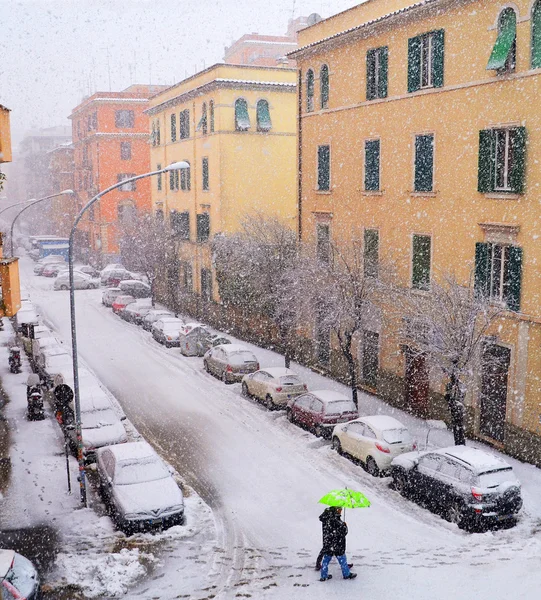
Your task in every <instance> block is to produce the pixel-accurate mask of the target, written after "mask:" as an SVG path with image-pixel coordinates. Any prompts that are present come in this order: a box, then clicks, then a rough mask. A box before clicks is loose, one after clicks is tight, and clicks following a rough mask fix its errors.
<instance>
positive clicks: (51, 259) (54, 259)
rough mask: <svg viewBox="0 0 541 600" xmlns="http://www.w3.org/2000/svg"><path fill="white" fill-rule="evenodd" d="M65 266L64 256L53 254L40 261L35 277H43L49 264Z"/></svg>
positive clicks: (35, 270) (35, 267)
mask: <svg viewBox="0 0 541 600" xmlns="http://www.w3.org/2000/svg"><path fill="white" fill-rule="evenodd" d="M53 263H54V264H59V265H65V264H66V261H65V259H64V257H63V256H60V255H54V254H51V255H49V256H46V257H45V258H42V259H41V260H39V261H38V262H37V263H36V264H35V266H34V275H42V274H43V270H44V269H45V267H46V266H47V265H49V264H53Z"/></svg>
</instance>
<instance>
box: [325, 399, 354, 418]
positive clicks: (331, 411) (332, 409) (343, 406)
mask: <svg viewBox="0 0 541 600" xmlns="http://www.w3.org/2000/svg"><path fill="white" fill-rule="evenodd" d="M326 412H327V414H328V415H340V414H342V413H349V412H351V413H354V412H357V409H356V408H355V404H353V402H352V401H351V400H334V401H333V402H329V403H328V404H327V410H326Z"/></svg>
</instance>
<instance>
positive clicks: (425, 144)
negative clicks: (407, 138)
mask: <svg viewBox="0 0 541 600" xmlns="http://www.w3.org/2000/svg"><path fill="white" fill-rule="evenodd" d="M433 185H434V136H433V135H417V136H415V181H414V190H415V191H416V192H431V191H432V189H433Z"/></svg>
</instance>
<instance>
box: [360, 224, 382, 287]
mask: <svg viewBox="0 0 541 600" xmlns="http://www.w3.org/2000/svg"><path fill="white" fill-rule="evenodd" d="M363 259H364V260H363V270H364V276H365V277H373V278H377V276H378V267H379V231H378V230H377V229H365V230H364V256H363Z"/></svg>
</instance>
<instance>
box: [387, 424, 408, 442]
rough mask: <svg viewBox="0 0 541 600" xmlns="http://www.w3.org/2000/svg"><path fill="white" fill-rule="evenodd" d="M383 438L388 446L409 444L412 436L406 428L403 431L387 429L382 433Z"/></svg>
mask: <svg viewBox="0 0 541 600" xmlns="http://www.w3.org/2000/svg"><path fill="white" fill-rule="evenodd" d="M382 436H383V439H384V440H385V441H386V442H387V443H388V444H409V443H410V442H411V434H410V432H409V431H408V430H407V429H406V428H405V427H404V428H402V429H387V430H385V431H384V432H383V433H382Z"/></svg>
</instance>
